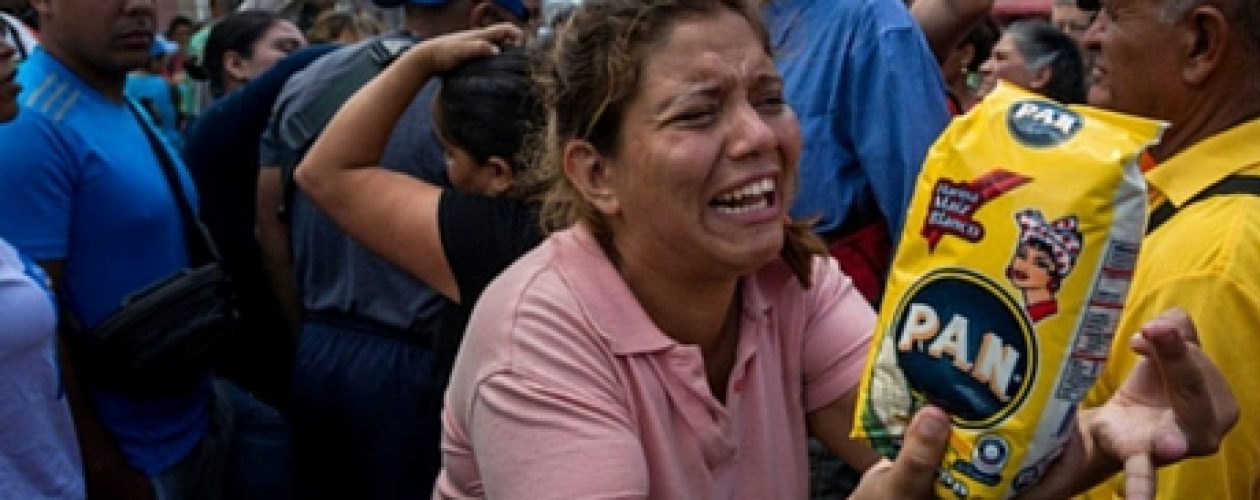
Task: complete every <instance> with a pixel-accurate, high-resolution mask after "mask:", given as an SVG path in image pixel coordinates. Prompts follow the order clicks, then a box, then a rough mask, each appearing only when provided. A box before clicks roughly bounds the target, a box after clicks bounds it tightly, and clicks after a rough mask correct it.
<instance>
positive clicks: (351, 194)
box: [296, 37, 543, 380]
mask: <svg viewBox="0 0 1260 500" xmlns="http://www.w3.org/2000/svg"><path fill="white" fill-rule="evenodd" d="M448 40H449V38H446V37H442V38H436V39H433V40H431V41H428V42H425V43H423V44H421V45H420V46H417V47H415V48H413V49H411V50H409V51H408V52H407V53H406V54H404V55H403V56H402V57H400V58H399V60H398V61H396V62H395V63H394V64H392V65H390V67H389V68H387V69H386V70H385V71H383V72H382V73H381V75H380V76H378V77H377V78H376V79H375V80H374V81H373V82H371V83H369V84H368V85H366V86H364V87H363V89H361V90H360V91H359V92H358V93H357V94H356V96H355V97H354V98H353V99H351V100H350V101H348V102H347V103H346V105H345V106H344V107H342V109H341V110H340V111H339V112H338V114H337V117H335V118H334V119H333V121H332V122H331V123H330V124H329V126H328V129H327V130H325V131H324V133H323V134H321V135H320V139H319V141H317V142H316V144H315V145H314V146H313V147H312V149H311V152H310V154H308V155H307V157H306V158H305V159H304V160H303V162H302V165H301V166H300V167H299V168H298V170H297V175H296V177H297V182H298V184H299V185H300V186H301V187H302V191H303V192H304V193H306V194H307V195H308V196H310V198H311V201H313V202H315V204H316V205H318V206H319V208H320V209H321V210H323V211H324V212H325V213H327V214H328V215H329V217H332V218H333V219H334V220H336V221H337V224H338V225H339V226H341V227H342V228H344V229H345V230H346V232H347V233H349V234H350V235H351V236H353V237H354V238H355V240H356V241H359V242H360V243H362V244H363V245H364V246H366V247H367V248H369V249H371V250H372V251H374V252H376V253H378V254H380V255H381V256H382V257H384V258H385V259H386V260H388V261H390V262H391V263H393V264H395V265H397V266H399V267H400V268H402V269H403V270H405V271H407V272H408V273H410V274H411V275H412V276H413V277H415V278H416V279H418V280H420V281H421V282H423V283H425V284H427V285H429V286H431V287H433V289H434V290H436V291H437V292H438V293H440V294H442V295H443V296H444V297H446V298H447V299H448V300H449V301H450V304H448V305H446V306H445V307H444V308H443V310H442V312H441V313H440V315H441V318H440V319H439V323H441V325H440V328H439V330H438V331H436V332H435V339H434V341H433V344H434V351H435V352H436V354H437V363H436V364H437V368H436V371H437V372H438V376H439V377H440V378H441V379H442V380H445V379H446V378H447V377H448V376H449V370H450V367H451V365H452V363H453V362H454V359H455V354H456V351H457V350H458V347H459V344H460V340H461V339H462V337H463V333H464V329H465V327H466V326H467V323H468V317H469V315H470V314H471V311H472V308H473V304H475V303H476V302H477V298H478V297H480V296H481V292H482V291H483V290H484V289H485V287H486V286H487V285H488V284H489V283H490V281H491V280H493V279H494V278H495V276H497V275H498V274H499V273H500V272H501V271H503V269H505V268H506V267H507V266H508V265H510V264H511V263H512V262H514V261H515V260H516V259H517V258H518V257H520V256H521V255H523V254H524V253H525V252H526V251H528V250H529V249H531V248H533V247H534V246H536V245H537V244H538V243H539V242H540V241H542V234H541V230H540V229H539V227H538V223H537V218H538V212H537V205H538V204H537V202H536V200H535V199H534V198H536V195H537V194H538V193H537V192H536V191H537V184H538V183H537V182H535V181H534V180H533V179H532V178H531V177H530V174H531V172H530V171H529V170H527V169H526V167H527V166H528V164H527V163H526V161H525V160H524V159H523V158H522V153H523V151H522V150H523V147H522V146H523V145H524V144H525V143H526V141H527V136H528V135H530V134H533V133H534V128H535V127H536V126H537V124H538V123H539V122H541V119H542V114H543V113H542V110H541V107H540V106H539V105H538V99H537V98H536V97H535V96H534V92H533V88H532V81H531V80H530V75H529V67H528V57H527V55H526V52H525V51H524V50H522V49H521V48H520V47H516V46H513V45H505V46H501V47H499V51H498V52H497V53H496V54H494V55H492V56H482V55H481V54H480V53H472V54H469V56H470V57H471V59H466V60H462V61H460V62H459V63H458V65H455V66H452V67H450V68H449V69H446V70H443V71H441V73H440V74H439V73H438V70H437V69H435V68H433V65H432V64H431V63H430V62H429V59H430V57H426V56H427V55H429V54H432V53H435V52H436V53H441V52H442V51H443V50H446V49H445V47H446V44H448V43H450V42H449V41H448ZM474 56H476V57H474ZM438 76H440V77H441V87H440V88H439V90H438V92H437V96H436V99H435V100H434V102H433V117H434V126H435V132H436V135H437V138H438V141H439V142H441V144H442V148H443V150H444V151H445V153H446V170H447V177H448V178H450V180H451V186H452V189H444V188H441V187H439V186H435V185H433V184H431V183H428V182H426V181H424V180H422V179H417V178H414V177H411V176H408V175H405V174H402V173H399V172H394V171H391V170H388V169H386V168H383V167H381V166H380V161H381V155H382V153H383V151H384V147H385V141H386V139H388V137H389V131H390V130H392V129H393V127H394V126H395V122H396V121H397V119H398V118H399V117H400V114H401V112H402V111H403V110H404V109H405V107H406V106H407V104H408V103H409V102H410V101H411V98H412V97H411V96H414V95H415V94H416V93H417V92H419V91H420V89H421V88H422V87H423V86H424V85H425V84H426V82H427V81H428V80H431V79H434V78H437V77H438Z"/></svg>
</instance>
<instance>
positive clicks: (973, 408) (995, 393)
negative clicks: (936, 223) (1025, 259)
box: [890, 269, 1037, 428]
mask: <svg viewBox="0 0 1260 500" xmlns="http://www.w3.org/2000/svg"><path fill="white" fill-rule="evenodd" d="M891 326H892V331H891V332H890V333H892V334H894V335H896V339H897V344H896V351H897V364H898V365H899V366H900V367H901V370H902V372H903V373H905V376H906V380H907V382H909V384H910V387H911V388H912V389H914V391H915V392H916V393H918V394H920V395H922V396H923V397H924V398H925V399H927V400H928V401H929V402H930V403H932V404H934V405H937V406H939V407H941V408H942V409H944V410H945V411H946V412H949V414H950V415H952V416H953V418H954V422H955V423H956V424H957V425H959V426H961V427H968V428H981V427H990V426H992V425H993V424H995V423H997V422H999V421H1001V420H1002V419H1005V418H1006V417H1008V416H1010V414H1011V413H1012V412H1014V411H1015V409H1017V408H1019V406H1020V405H1021V404H1022V403H1023V400H1024V399H1025V398H1026V397H1027V396H1028V393H1029V392H1030V391H1029V389H1031V387H1032V385H1033V379H1034V376H1035V374H1034V370H1035V367H1036V366H1037V341H1036V338H1035V337H1034V334H1033V329H1032V325H1031V324H1029V322H1028V318H1027V317H1026V316H1025V315H1024V312H1023V308H1022V307H1021V306H1020V304H1019V303H1018V302H1016V301H1015V299H1014V298H1013V297H1011V295H1010V294H1008V293H1007V292H1006V291H1005V290H1003V289H1002V288H1001V287H1000V286H998V284H997V283H995V282H994V281H993V280H991V279H989V278H988V277H986V276H983V275H980V274H978V273H975V272H972V271H967V270H962V269H942V270H937V271H933V272H932V273H930V274H928V275H927V276H925V277H924V278H922V279H920V280H919V282H918V283H915V285H914V286H912V287H911V288H910V290H909V291H908V293H907V294H906V295H905V298H904V299H902V302H901V303H900V304H899V305H898V306H897V311H896V315H895V316H894V317H893V322H892V325H891Z"/></svg>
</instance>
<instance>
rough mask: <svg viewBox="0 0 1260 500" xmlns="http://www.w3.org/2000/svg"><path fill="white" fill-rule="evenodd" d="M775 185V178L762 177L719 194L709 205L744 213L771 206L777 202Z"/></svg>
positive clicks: (720, 210)
mask: <svg viewBox="0 0 1260 500" xmlns="http://www.w3.org/2000/svg"><path fill="white" fill-rule="evenodd" d="M775 187H776V182H775V180H774V179H773V178H766V179H762V180H759V181H756V182H752V183H749V184H747V185H744V186H743V187H741V188H739V189H735V190H733V191H729V192H726V193H723V194H720V195H718V196H717V197H716V198H714V199H713V201H710V202H709V206H711V207H714V208H715V209H717V211H718V212H722V213H727V214H742V213H744V212H751V211H754V210H762V209H765V208H769V207H772V206H774V204H775Z"/></svg>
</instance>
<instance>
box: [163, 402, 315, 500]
mask: <svg viewBox="0 0 1260 500" xmlns="http://www.w3.org/2000/svg"><path fill="white" fill-rule="evenodd" d="M213 386H214V403H213V409H212V411H213V415H211V417H210V428H209V430H208V431H207V432H206V436H205V437H204V438H202V440H201V442H200V443H198V444H197V446H196V447H195V448H193V450H192V452H190V453H189V454H188V456H186V457H184V459H183V460H180V461H179V462H178V463H176V464H175V465H174V466H172V467H171V468H169V469H167V470H165V471H163V472H162V473H160V474H157V475H154V476H151V477H150V478H149V479H150V482H151V483H152V484H153V491H154V493H155V494H156V496H157V500H219V499H230V500H254V499H258V500H263V499H267V500H271V499H275V500H287V499H291V498H293V454H292V450H291V446H290V439H289V427H288V423H287V422H286V421H285V419H284V417H283V416H282V415H281V414H280V413H279V412H277V411H276V410H275V409H273V408H271V407H270V406H267V405H266V404H265V403H263V402H261V401H259V400H258V399H256V398H254V397H253V396H252V395H250V394H249V393H247V392H245V391H244V390H242V389H241V388H239V387H237V386H236V385H235V384H232V383H231V382H228V381H226V380H223V379H217V378H216V379H215V380H214V382H213Z"/></svg>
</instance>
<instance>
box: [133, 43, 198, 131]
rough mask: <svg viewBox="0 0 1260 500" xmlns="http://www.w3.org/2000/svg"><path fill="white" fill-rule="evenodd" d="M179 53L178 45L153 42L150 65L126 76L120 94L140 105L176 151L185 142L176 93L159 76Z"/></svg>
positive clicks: (174, 89) (167, 82)
mask: <svg viewBox="0 0 1260 500" xmlns="http://www.w3.org/2000/svg"><path fill="white" fill-rule="evenodd" d="M178 52H179V45H178V44H176V43H175V42H172V41H170V40H167V39H166V37H164V36H162V35H157V36H156V37H154V39H153V48H151V49H150V50H149V64H148V65H146V66H143V67H140V68H137V69H135V70H134V71H132V72H131V73H128V74H127V85H126V86H125V87H123V93H124V94H126V96H127V97H129V98H131V99H132V100H134V101H136V102H137V103H140V105H141V106H142V107H143V108H144V110H145V111H148V113H149V118H150V119H152V120H153V124H154V125H156V126H157V128H158V130H160V131H161V132H162V137H163V138H164V139H166V140H167V142H169V143H170V144H171V146H172V147H174V148H176V149H178V148H179V147H180V146H181V145H182V144H183V142H184V140H183V139H184V138H183V135H182V134H181V133H180V128H179V126H180V123H179V110H178V109H177V106H178V104H179V89H178V88H176V87H175V86H174V85H171V84H170V82H169V81H167V79H166V78H164V77H163V76H162V70H163V69H164V68H166V65H167V62H168V61H169V60H170V58H171V56H173V55H175V54H176V53H178Z"/></svg>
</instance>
